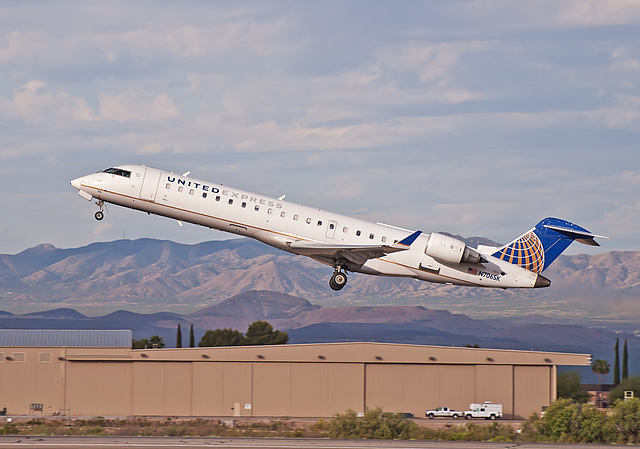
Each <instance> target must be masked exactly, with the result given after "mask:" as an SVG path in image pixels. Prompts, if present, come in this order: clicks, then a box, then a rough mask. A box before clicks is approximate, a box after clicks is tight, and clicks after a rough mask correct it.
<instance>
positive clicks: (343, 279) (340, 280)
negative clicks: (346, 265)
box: [329, 266, 347, 291]
mask: <svg viewBox="0 0 640 449" xmlns="http://www.w3.org/2000/svg"><path fill="white" fill-rule="evenodd" d="M345 285H347V275H346V274H345V273H344V272H343V271H342V267H340V266H338V267H336V271H334V272H333V275H332V276H331V279H329V287H331V288H332V289H333V290H335V291H338V290H342V288H343V287H344V286H345Z"/></svg>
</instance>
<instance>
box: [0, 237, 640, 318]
mask: <svg viewBox="0 0 640 449" xmlns="http://www.w3.org/2000/svg"><path fill="white" fill-rule="evenodd" d="M457 237H458V238H460V237H459V236H457ZM467 242H468V243H471V245H472V246H475V244H476V243H478V242H479V243H482V244H492V243H493V242H489V241H487V240H486V239H467ZM494 244H495V243H494ZM331 271H332V269H331V268H330V267H327V266H325V265H322V264H320V263H318V262H315V261H313V260H311V259H309V258H306V257H301V256H295V255H292V254H289V253H286V252H283V251H279V250H276V249H273V248H271V247H269V246H266V245H264V244H262V243H259V242H257V241H254V240H250V239H235V240H226V241H210V242H204V243H200V244H196V245H184V244H179V243H174V242H170V241H164V240H153V239H139V240H118V241H114V242H101V243H93V244H91V245H88V246H84V247H80V248H71V249H59V248H55V247H53V246H51V245H48V244H43V245H39V246H36V247H34V248H30V249H27V250H25V251H23V252H21V253H19V254H15V255H0V310H2V309H4V310H8V311H11V312H13V313H28V312H31V311H34V310H45V309H56V308H75V309H76V310H79V311H81V312H83V313H86V314H89V315H98V314H104V313H108V312H113V311H115V310H119V309H128V310H135V311H137V312H155V311H158V310H165V311H168V312H176V313H187V314H188V313H192V312H195V311H197V310H201V309H203V308H205V307H208V306H211V305H214V304H217V303H219V302H221V301H223V300H225V299H228V298H231V297H233V296H236V295H238V294H241V293H242V292H245V291H248V290H262V291H270V292H279V293H285V294H288V295H292V296H295V297H299V298H304V299H307V300H309V301H311V302H312V303H314V304H317V305H321V306H323V307H337V306H377V305H399V306H400V305H403V306H404V305H412V306H423V307H424V308H426V309H446V310H449V311H451V312H455V313H464V314H467V315H469V316H472V317H475V318H500V317H515V316H521V315H532V314H538V315H543V316H553V317H564V318H567V319H582V320H585V319H588V320H596V319H599V320H616V321H617V322H618V323H619V324H620V326H621V328H623V329H630V327H634V326H637V322H638V320H640V306H639V305H638V298H640V252H634V251H629V252H619V251H612V252H604V253H601V254H596V255H591V256H589V255H574V256H561V257H560V258H559V259H558V260H556V261H555V262H554V264H553V265H551V267H550V268H549V269H548V270H546V271H545V276H546V277H548V278H549V279H551V281H552V285H551V287H549V288H545V289H526V290H518V289H513V290H511V289H510V290H501V289H483V288H469V287H458V286H447V285H439V284H430V283H427V282H419V281H414V280H412V279H403V278H388V277H376V276H366V275H360V274H351V275H350V276H349V283H348V284H347V287H346V288H345V289H344V290H342V291H340V292H334V291H333V290H331V289H330V288H329V287H328V279H329V276H330V274H331Z"/></svg>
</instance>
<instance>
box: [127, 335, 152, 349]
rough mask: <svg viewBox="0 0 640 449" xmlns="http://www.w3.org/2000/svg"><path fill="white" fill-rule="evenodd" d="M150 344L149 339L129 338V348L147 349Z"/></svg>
mask: <svg viewBox="0 0 640 449" xmlns="http://www.w3.org/2000/svg"><path fill="white" fill-rule="evenodd" d="M150 346H151V345H150V344H149V340H147V339H146V338H141V339H140V340H131V349H148V348H149V347H150Z"/></svg>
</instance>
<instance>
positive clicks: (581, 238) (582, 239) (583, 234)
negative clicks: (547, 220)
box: [543, 224, 610, 246]
mask: <svg viewBox="0 0 640 449" xmlns="http://www.w3.org/2000/svg"><path fill="white" fill-rule="evenodd" d="M543 226H544V227H545V228H547V229H553V230H554V231H557V232H559V233H560V234H562V235H564V236H566V237H568V238H570V239H573V240H575V241H576V242H579V243H584V244H585V245H590V246H600V244H599V243H598V242H596V241H595V240H594V239H595V238H596V237H597V238H600V239H608V238H610V237H606V236H604V235H597V234H592V233H591V232H588V231H583V230H581V229H575V228H567V227H564V226H556V225H550V224H547V225H543Z"/></svg>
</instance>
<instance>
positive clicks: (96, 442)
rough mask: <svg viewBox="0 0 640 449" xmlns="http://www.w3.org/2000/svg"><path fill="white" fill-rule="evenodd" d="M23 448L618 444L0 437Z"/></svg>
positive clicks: (1, 443)
mask: <svg viewBox="0 0 640 449" xmlns="http://www.w3.org/2000/svg"><path fill="white" fill-rule="evenodd" d="M26 447H37V448H55V449H66V448H69V449H91V448H106V449H136V448H161V449H173V448H176V449H177V448H228V449H262V448H266V449H420V448H424V449H514V448H517V449H541V448H542V449H560V448H563V449H567V447H571V448H576V449H580V448H583V449H597V448H619V446H613V445H611V446H608V445H594V444H573V445H569V444H536V443H489V442H474V441H389V440H328V439H312V438H307V439H280V438H202V437H197V438H182V437H67V436H60V437H56V436H42V437H37V436H30V437H26V436H0V449H14V448H15V449H24V448H26Z"/></svg>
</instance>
